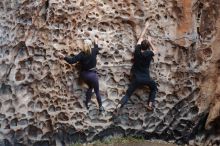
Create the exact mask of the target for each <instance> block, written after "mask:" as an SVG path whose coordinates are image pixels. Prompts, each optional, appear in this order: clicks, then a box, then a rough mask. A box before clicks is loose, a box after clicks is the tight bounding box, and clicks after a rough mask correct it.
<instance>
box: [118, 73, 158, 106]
mask: <svg viewBox="0 0 220 146" xmlns="http://www.w3.org/2000/svg"><path fill="white" fill-rule="evenodd" d="M145 85H147V86H149V88H150V95H149V101H150V102H153V103H154V100H155V97H156V93H157V85H156V82H155V81H154V80H152V79H151V78H150V77H149V76H139V75H134V76H133V77H132V81H131V83H130V85H129V87H128V90H127V91H126V94H125V96H124V97H123V98H122V99H121V101H120V104H121V105H122V106H123V105H125V104H126V103H127V102H128V99H129V98H130V97H131V95H132V93H133V92H134V91H135V90H136V89H137V88H138V87H141V86H145Z"/></svg>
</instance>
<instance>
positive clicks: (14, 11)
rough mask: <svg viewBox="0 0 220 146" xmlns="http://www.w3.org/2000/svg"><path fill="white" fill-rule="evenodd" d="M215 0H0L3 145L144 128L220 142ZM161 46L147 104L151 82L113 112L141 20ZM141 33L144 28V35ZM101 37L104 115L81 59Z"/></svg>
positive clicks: (157, 134) (147, 132)
mask: <svg viewBox="0 0 220 146" xmlns="http://www.w3.org/2000/svg"><path fill="white" fill-rule="evenodd" d="M219 7H220V1H219V0H89V1H86V0H1V1H0V139H1V140H0V145H19V146H20V145H22V146H23V145H28V146H29V145H34V146H47V145H50V146H53V145H65V144H69V143H73V142H77V141H78V142H86V141H93V140H96V139H104V138H106V137H109V136H127V135H131V136H132V135H133V136H143V137H144V138H146V139H161V140H165V141H174V142H176V143H189V144H190V145H199V144H201V143H203V145H219V144H220V137H219V135H220V125H219V122H220V84H219V82H220V76H219V75H220V57H219V56H220V49H219V46H220V16H219ZM146 21H149V22H150V27H149V29H148V30H149V31H148V32H147V34H148V35H151V36H152V37H153V43H154V44H155V46H156V47H157V48H158V50H159V54H158V55H156V56H155V58H154V61H153V62H152V64H151V77H152V78H154V79H155V80H156V82H157V84H158V89H159V92H158V94H157V99H156V107H155V110H154V112H147V111H146V108H145V106H146V103H147V100H148V93H149V89H148V87H143V88H140V89H138V90H137V91H136V92H135V93H134V94H133V95H132V97H131V99H130V100H129V102H128V104H127V105H126V106H125V107H124V109H122V110H121V111H120V112H119V115H118V116H115V115H114V114H113V111H114V109H115V106H116V104H117V103H118V102H119V100H120V99H121V97H122V96H123V95H124V93H125V91H126V89H127V87H128V84H129V81H130V76H129V74H130V68H131V65H132V63H131V58H132V50H133V49H134V46H135V43H136V42H137V39H138V37H139V35H140V33H141V29H142V28H143V27H144V23H145V22H146ZM147 34H146V35H147ZM94 35H98V36H99V39H100V41H99V42H100V43H99V44H100V46H101V48H102V50H101V51H100V54H99V56H98V58H97V61H98V63H97V69H98V74H99V79H100V90H101V95H102V97H103V98H102V101H103V106H104V107H105V109H106V112H105V113H104V115H99V114H98V109H97V102H96V100H95V97H93V98H92V102H91V104H90V108H89V110H86V108H85V107H84V104H83V101H84V100H85V91H86V87H85V86H82V85H80V83H79V74H78V73H79V71H78V65H69V64H67V63H65V62H64V61H61V60H59V59H58V58H57V57H56V55H55V54H56V52H63V53H64V54H68V55H70V54H77V53H78V52H79V51H80V48H81V47H82V44H81V40H82V39H85V38H92V37H93V36H94Z"/></svg>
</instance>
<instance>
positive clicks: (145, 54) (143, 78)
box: [117, 23, 157, 111]
mask: <svg viewBox="0 0 220 146" xmlns="http://www.w3.org/2000/svg"><path fill="white" fill-rule="evenodd" d="M148 26H149V23H146V24H145V28H144V30H143V31H142V33H141V35H140V38H139V40H138V42H137V45H136V47H135V51H134V63H133V66H132V68H131V74H132V79H131V83H130V85H129V87H128V89H127V91H126V93H125V96H124V97H123V98H122V99H121V101H120V102H119V104H118V106H117V107H120V108H122V107H123V106H124V105H125V104H126V103H127V101H128V99H129V98H130V96H131V95H132V93H133V92H134V91H135V90H136V89H137V88H138V87H140V86H144V85H147V86H149V88H150V95H149V99H148V104H147V110H149V111H152V110H153V107H154V100H155V97H156V92H157V85H156V83H155V81H154V80H153V79H151V78H150V73H149V67H150V63H151V60H152V59H153V56H154V55H155V53H156V52H157V49H156V48H155V47H154V45H153V44H152V43H151V38H150V37H148V39H147V40H144V39H143V38H144V34H145V33H146V30H147V28H148ZM151 49H152V50H151Z"/></svg>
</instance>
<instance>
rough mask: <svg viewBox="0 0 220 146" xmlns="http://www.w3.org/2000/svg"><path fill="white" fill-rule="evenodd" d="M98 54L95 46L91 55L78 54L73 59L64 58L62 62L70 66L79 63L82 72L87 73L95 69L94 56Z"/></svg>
mask: <svg viewBox="0 0 220 146" xmlns="http://www.w3.org/2000/svg"><path fill="white" fill-rule="evenodd" d="M98 52H99V48H98V45H97V44H95V45H94V48H92V52H91V54H86V53H85V52H80V53H79V54H78V55H76V56H73V57H65V58H64V60H65V61H66V62H68V63H70V64H74V63H76V62H79V63H80V65H81V70H82V71H87V70H89V69H92V68H94V67H96V56H97V54H98Z"/></svg>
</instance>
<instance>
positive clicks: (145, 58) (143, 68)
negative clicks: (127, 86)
mask: <svg viewBox="0 0 220 146" xmlns="http://www.w3.org/2000/svg"><path fill="white" fill-rule="evenodd" d="M153 56H154V53H153V52H152V51H151V50H145V51H143V52H141V45H137V46H136V47H135V52H134V64H133V66H132V70H131V71H132V73H134V74H136V75H146V76H149V67H150V63H151V60H152V59H153Z"/></svg>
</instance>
